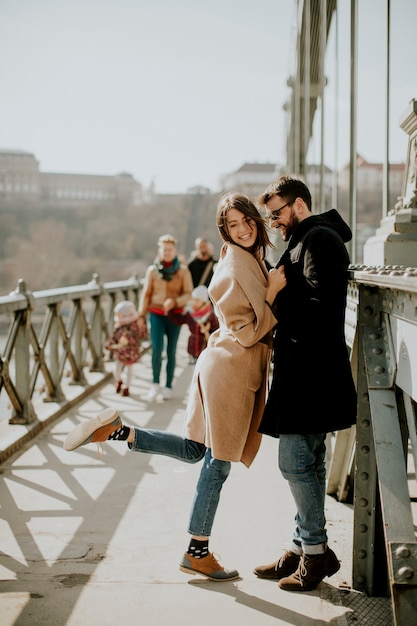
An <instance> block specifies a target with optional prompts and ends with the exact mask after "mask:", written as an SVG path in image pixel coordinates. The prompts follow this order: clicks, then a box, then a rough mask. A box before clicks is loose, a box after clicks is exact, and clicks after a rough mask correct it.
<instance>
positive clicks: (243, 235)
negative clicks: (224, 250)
mask: <svg viewBox="0 0 417 626" xmlns="http://www.w3.org/2000/svg"><path fill="white" fill-rule="evenodd" d="M226 223H227V230H228V231H229V235H230V238H231V239H232V241H233V243H235V244H236V245H238V246H240V247H241V248H252V246H254V245H255V243H256V237H257V235H258V227H257V225H256V222H255V221H254V220H252V219H251V218H250V217H247V216H246V215H245V214H244V213H242V212H241V211H238V209H233V208H232V209H229V210H228V211H227V215H226Z"/></svg>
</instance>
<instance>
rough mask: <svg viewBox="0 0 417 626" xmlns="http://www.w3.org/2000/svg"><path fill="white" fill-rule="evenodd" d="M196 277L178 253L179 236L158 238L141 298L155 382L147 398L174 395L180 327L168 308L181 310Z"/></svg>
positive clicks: (141, 318)
mask: <svg viewBox="0 0 417 626" xmlns="http://www.w3.org/2000/svg"><path fill="white" fill-rule="evenodd" d="M192 290H193V281H192V278H191V274H190V271H189V269H188V268H187V266H186V265H181V263H180V260H179V258H178V255H177V240H176V239H175V237H173V236H172V235H169V234H166V235H162V236H161V237H159V239H158V253H157V257H156V259H155V262H154V263H153V264H152V265H150V266H149V267H148V268H147V270H146V274H145V281H144V285H143V288H142V291H141V295H140V301H139V326H140V328H141V330H142V331H146V321H147V317H148V316H149V321H150V338H151V345H152V357H151V358H152V385H151V388H150V389H149V393H148V400H155V399H156V397H157V396H158V395H159V394H160V393H162V396H163V398H164V400H169V399H170V398H171V397H172V384H173V380H174V374H175V366H176V352H177V344H178V338H179V334H180V330H181V327H180V326H177V325H176V324H174V323H173V322H172V321H171V320H170V319H169V317H168V312H169V311H173V312H174V313H182V312H183V310H184V306H185V305H186V304H187V302H188V301H189V300H190V298H191V292H192ZM164 348H165V349H166V372H165V386H164V387H163V388H162V389H161V386H160V378H161V369H162V354H163V351H164Z"/></svg>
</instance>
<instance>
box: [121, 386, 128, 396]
mask: <svg viewBox="0 0 417 626" xmlns="http://www.w3.org/2000/svg"><path fill="white" fill-rule="evenodd" d="M122 396H130V393H129V387H125V388H124V389H123V391H122Z"/></svg>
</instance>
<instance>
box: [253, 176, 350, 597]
mask: <svg viewBox="0 0 417 626" xmlns="http://www.w3.org/2000/svg"><path fill="white" fill-rule="evenodd" d="M259 202H260V205H261V206H262V207H264V209H265V210H266V215H267V218H268V220H269V224H270V226H271V228H277V229H279V230H280V232H281V236H282V238H283V239H284V241H288V247H287V249H286V251H285V252H284V253H283V255H282V257H281V259H280V260H279V262H278V264H277V265H278V266H279V265H284V268H285V275H286V279H287V286H286V287H285V288H284V289H283V290H282V291H281V292H280V293H279V294H278V296H277V299H276V301H275V303H274V306H275V307H276V314H277V318H278V324H277V328H276V333H275V337H274V371H273V380H272V385H271V390H270V392H269V396H268V400H267V404H266V407H265V411H264V415H263V418H262V422H261V425H260V429H259V430H260V432H262V433H264V434H267V435H271V436H273V437H279V438H280V444H279V467H280V470H281V473H282V475H283V476H284V478H285V479H286V480H287V481H288V483H289V486H290V489H291V492H292V495H293V497H294V500H295V504H296V508H297V513H296V516H295V530H294V534H293V538H292V543H291V545H290V547H289V549H288V550H287V551H286V552H285V553H284V554H283V555H282V556H281V558H280V559H279V560H277V561H276V562H274V563H271V564H270V565H261V566H259V567H256V568H255V570H254V572H255V574H256V575H257V576H259V577H261V578H269V579H275V580H279V586H280V587H281V588H282V589H287V590H291V591H308V590H310V589H314V588H315V587H316V586H317V585H318V584H319V582H320V581H321V580H323V578H324V577H325V576H332V575H333V574H335V573H336V572H337V571H338V569H339V568H340V563H339V561H338V559H337V557H336V555H335V553H334V552H333V550H331V549H330V548H329V547H328V546H327V533H326V528H325V525H326V519H325V514H324V502H325V493H326V470H325V452H326V447H325V439H326V433H328V432H333V431H336V430H341V429H343V428H348V427H350V426H351V425H352V424H354V423H355V420H356V391H355V386H354V383H353V378H352V371H351V367H350V362H349V355H348V350H347V347H346V342H345V335H344V323H345V309H346V293H347V278H348V276H347V269H348V266H349V255H348V253H347V250H346V246H345V242H347V241H349V240H350V239H351V237H352V233H351V230H350V228H349V226H348V225H347V224H346V223H345V222H344V221H343V220H342V218H341V217H340V215H339V213H338V212H337V211H336V210H334V209H332V210H330V211H327V212H326V213H322V214H320V215H313V214H312V212H311V194H310V191H309V190H308V188H307V187H306V185H305V184H304V183H303V182H302V181H300V180H298V179H295V178H292V177H289V176H282V177H281V178H279V179H278V180H277V181H276V182H274V183H272V184H271V185H270V186H269V187H268V188H267V189H266V191H265V192H264V193H263V194H262V196H261V197H260V200H259Z"/></svg>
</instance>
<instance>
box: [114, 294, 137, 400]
mask: <svg viewBox="0 0 417 626" xmlns="http://www.w3.org/2000/svg"><path fill="white" fill-rule="evenodd" d="M138 317H139V316H138V312H137V311H136V308H135V306H134V304H133V302H130V301H129V300H122V302H119V303H118V304H117V305H116V306H115V308H114V327H113V332H112V335H111V338H110V340H109V341H108V342H107V344H106V348H107V349H108V350H111V351H112V352H113V359H114V361H115V363H116V367H115V370H114V378H115V381H116V383H115V384H116V393H122V395H124V396H128V395H129V387H130V384H131V382H132V376H133V367H132V366H133V364H134V363H137V362H138V361H139V359H140V357H141V347H140V344H141V339H143V337H144V333H143V332H142V331H141V330H140V328H139V324H138V321H137V320H138ZM123 369H125V371H126V381H125V386H124V387H123V382H122V372H123ZM122 387H123V389H122Z"/></svg>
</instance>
